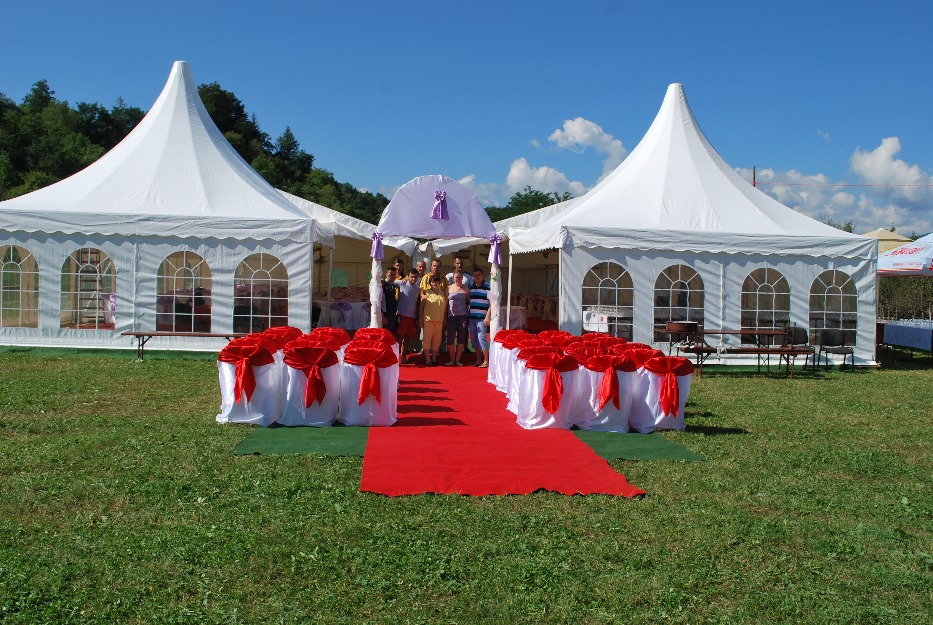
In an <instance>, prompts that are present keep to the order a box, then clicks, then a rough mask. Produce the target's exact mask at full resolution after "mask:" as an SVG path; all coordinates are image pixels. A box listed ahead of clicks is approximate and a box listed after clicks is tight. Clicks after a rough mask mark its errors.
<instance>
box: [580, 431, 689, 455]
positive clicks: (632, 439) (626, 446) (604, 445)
mask: <svg viewBox="0 0 933 625" xmlns="http://www.w3.org/2000/svg"><path fill="white" fill-rule="evenodd" d="M573 433H574V434H576V435H577V438H579V439H580V440H581V441H583V442H584V443H586V444H587V445H589V446H590V447H592V448H593V451H595V452H596V453H597V454H598V455H600V456H602V457H603V458H604V459H605V460H619V459H623V460H689V461H696V460H705V458H703V456H699V455H697V454H695V453H693V452H692V451H690V450H689V449H687V448H686V447H684V446H683V445H681V444H680V443H675V442H673V441H669V440H667V439H666V438H664V437H663V436H661V435H660V434H658V433H654V434H639V433H637V432H632V433H629V434H619V433H616V432H593V431H588V430H574V431H573Z"/></svg>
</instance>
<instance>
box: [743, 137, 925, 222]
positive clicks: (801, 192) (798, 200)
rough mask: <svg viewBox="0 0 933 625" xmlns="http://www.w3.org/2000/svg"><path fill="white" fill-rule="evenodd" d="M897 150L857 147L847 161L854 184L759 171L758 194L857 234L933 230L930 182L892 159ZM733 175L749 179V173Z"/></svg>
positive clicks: (889, 144) (895, 142) (890, 143)
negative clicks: (892, 229) (849, 226)
mask: <svg viewBox="0 0 933 625" xmlns="http://www.w3.org/2000/svg"><path fill="white" fill-rule="evenodd" d="M900 151H901V143H900V140H899V139H898V138H897V137H888V138H886V139H884V140H882V142H881V145H879V146H878V147H877V148H875V149H874V150H861V149H856V150H855V151H854V152H853V153H852V156H851V157H850V159H849V164H850V167H851V169H852V172H853V173H854V174H855V175H856V178H857V180H856V181H855V182H848V183H847V182H844V181H833V180H831V179H830V178H829V177H828V176H826V175H825V174H804V173H801V172H799V171H797V170H794V169H791V170H788V171H783V172H778V171H774V170H773V169H761V170H758V176H757V179H758V181H759V183H761V186H760V189H761V190H762V191H764V192H765V193H768V194H769V195H771V196H772V197H774V198H775V199H777V200H778V201H780V202H781V203H783V204H786V205H787V206H790V207H791V208H794V209H796V210H798V211H800V212H801V213H804V214H805V215H808V216H810V217H813V218H815V219H826V218H830V219H832V220H833V221H835V222H837V223H845V222H847V221H851V222H852V224H853V226H854V229H855V231H856V232H868V231H870V230H874V229H876V228H889V227H891V226H894V227H896V228H897V231H898V232H900V233H901V234H910V233H912V232H916V233H917V234H924V233H927V232H930V230H931V229H933V218H931V213H933V211H931V210H930V208H931V206H933V186H930V185H931V184H933V179H931V177H930V176H929V175H928V174H927V173H925V172H924V171H923V170H922V169H921V168H920V166H919V165H915V164H914V165H911V164H909V163H907V162H905V161H903V160H901V159H898V158H895V157H896V155H897V154H898V153H899V152H900ZM736 171H737V172H739V173H740V174H741V175H743V176H745V177H746V179H748V180H751V170H750V169H742V168H738V169H736ZM782 183H783V184H782ZM834 183H835V184H834ZM846 184H849V185H851V186H846ZM862 185H864V186H862ZM904 185H912V186H904Z"/></svg>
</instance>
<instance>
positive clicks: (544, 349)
mask: <svg viewBox="0 0 933 625" xmlns="http://www.w3.org/2000/svg"><path fill="white" fill-rule="evenodd" d="M559 351H560V348H557V347H555V346H553V345H523V346H521V347H519V349H518V358H519V359H520V360H528V359H529V358H531V357H532V356H534V355H535V354H551V353H555V352H559Z"/></svg>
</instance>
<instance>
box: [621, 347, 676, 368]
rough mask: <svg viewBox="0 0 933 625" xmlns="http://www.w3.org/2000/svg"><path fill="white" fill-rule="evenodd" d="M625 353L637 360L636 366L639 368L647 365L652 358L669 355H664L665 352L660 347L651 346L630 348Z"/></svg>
mask: <svg viewBox="0 0 933 625" xmlns="http://www.w3.org/2000/svg"><path fill="white" fill-rule="evenodd" d="M625 355H626V356H628V357H629V358H631V359H632V360H634V361H635V366H637V367H638V368H639V369H641V368H642V367H644V366H645V363H646V362H648V361H649V360H651V359H652V358H660V357H662V356H663V357H665V358H666V357H667V356H664V352H662V351H661V350H660V349H654V348H653V347H649V348H648V349H630V350H628V351H626V352H625Z"/></svg>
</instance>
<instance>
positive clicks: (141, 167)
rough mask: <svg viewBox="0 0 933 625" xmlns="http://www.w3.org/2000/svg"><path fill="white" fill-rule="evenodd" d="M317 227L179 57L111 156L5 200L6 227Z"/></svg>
mask: <svg viewBox="0 0 933 625" xmlns="http://www.w3.org/2000/svg"><path fill="white" fill-rule="evenodd" d="M312 227H313V222H312V220H310V219H309V218H308V216H307V215H306V214H305V213H303V212H302V211H301V210H299V209H298V208H296V207H295V206H293V205H292V204H291V203H290V202H288V201H287V200H286V199H285V198H283V197H282V196H281V194H279V192H278V191H276V190H275V189H274V188H273V187H272V186H271V185H270V184H269V183H267V182H266V181H265V180H264V179H263V178H262V177H261V176H260V175H259V174H258V173H256V171H255V170H253V169H252V167H250V166H249V165H248V164H247V163H246V161H244V160H243V159H242V158H241V157H240V155H239V154H238V153H237V152H236V150H234V149H233V147H232V146H231V145H230V144H229V143H228V142H227V140H226V139H225V138H224V136H223V134H221V132H220V130H218V129H217V126H215V125H214V122H213V121H212V120H211V118H210V116H209V115H208V113H207V110H206V109H205V108H204V104H203V103H202V102H201V98H200V97H199V96H198V92H197V89H196V88H195V84H194V80H193V78H192V75H191V69H190V68H189V66H188V64H187V63H186V62H184V61H176V62H175V64H174V65H173V67H172V72H171V74H170V75H169V78H168V82H167V83H166V85H165V88H164V89H163V90H162V93H161V94H160V95H159V98H158V99H157V100H156V102H155V104H153V106H152V108H151V109H150V110H149V113H148V114H147V115H146V117H145V118H144V119H143V120H142V121H141V122H140V123H139V125H138V126H137V127H136V128H135V129H133V131H132V132H131V133H130V134H129V135H127V137H126V138H125V139H124V140H123V141H121V142H120V143H119V144H118V145H117V146H115V147H114V148H113V149H112V150H110V151H109V152H108V153H107V154H105V155H104V156H103V157H101V158H100V159H99V160H97V161H96V162H94V163H92V164H91V165H89V166H88V167H87V168H85V169H84V170H82V171H80V172H78V173H76V174H74V175H73V176H71V177H69V178H66V179H65V180H62V181H60V182H57V183H55V184H53V185H51V186H48V187H45V188H43V189H39V190H38V191H34V192H32V193H29V194H26V195H23V196H21V197H17V198H13V199H11V200H7V201H5V202H0V230H15V231H26V232H62V233H66V234H71V233H79V232H80V233H87V234H102V235H136V234H138V235H153V236H159V235H161V236H180V237H190V236H204V237H214V238H234V239H262V238H271V239H276V240H282V239H290V240H296V241H308V240H310V239H312V238H314V236H315V233H313V232H312V231H311V228H312ZM317 234H318V236H325V235H324V233H323V232H319V233H317Z"/></svg>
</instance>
